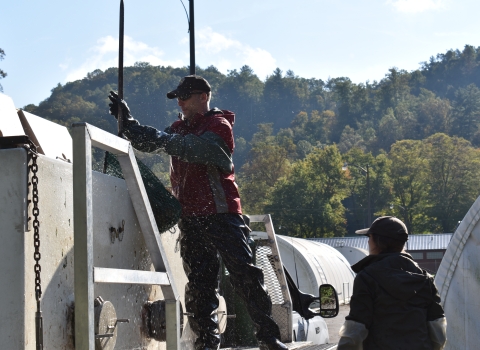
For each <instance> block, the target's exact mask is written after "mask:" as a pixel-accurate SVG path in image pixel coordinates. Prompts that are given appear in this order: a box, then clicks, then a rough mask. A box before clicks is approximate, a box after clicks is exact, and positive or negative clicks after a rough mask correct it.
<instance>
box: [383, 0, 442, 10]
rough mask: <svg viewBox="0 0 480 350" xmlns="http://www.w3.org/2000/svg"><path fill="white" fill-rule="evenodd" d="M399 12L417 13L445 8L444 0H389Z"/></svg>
mask: <svg viewBox="0 0 480 350" xmlns="http://www.w3.org/2000/svg"><path fill="white" fill-rule="evenodd" d="M387 3H388V4H391V5H393V7H395V8H396V9H397V11H399V12H405V13H418V12H424V11H429V10H441V9H443V8H445V0H393V1H392V0H389V1H388V2H387Z"/></svg>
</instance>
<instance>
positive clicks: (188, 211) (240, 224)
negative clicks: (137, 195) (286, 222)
mask: <svg viewBox="0 0 480 350" xmlns="http://www.w3.org/2000/svg"><path fill="white" fill-rule="evenodd" d="M167 97H168V98H169V99H175V98H176V99H177V100H178V106H179V107H180V109H181V110H182V113H183V114H180V115H179V120H177V121H176V122H174V123H173V124H172V125H171V126H170V127H168V128H167V129H165V131H159V130H157V129H155V128H153V127H151V126H145V125H141V124H140V123H139V122H138V121H137V120H135V119H133V117H132V116H131V115H130V110H129V109H128V106H127V104H126V103H125V101H123V100H120V99H119V98H118V95H117V94H116V93H114V92H111V93H110V96H109V98H110V100H111V101H112V103H111V104H110V114H113V115H114V116H115V117H118V108H119V106H120V107H121V108H122V116H123V123H124V131H123V135H124V136H125V137H126V138H127V139H128V140H130V141H131V143H132V145H133V147H135V148H136V149H138V150H140V151H144V152H158V151H163V152H166V153H167V154H169V155H170V156H171V168H170V180H171V185H172V192H173V194H174V195H175V197H176V198H177V199H178V200H179V202H180V204H181V205H182V217H181V219H180V221H179V224H178V226H179V228H180V231H181V232H180V245H181V250H180V252H181V256H182V260H183V267H184V270H185V273H186V275H187V277H188V283H187V285H186V286H185V304H186V305H185V306H186V311H187V312H188V313H189V314H190V315H191V316H189V324H190V326H191V329H192V330H193V331H194V333H195V334H196V336H197V339H196V342H195V349H200V350H208V349H217V348H218V347H219V344H220V335H219V334H218V327H217V322H218V319H217V315H216V314H215V313H213V312H214V310H215V309H217V308H218V305H219V301H218V295H217V291H216V288H217V284H218V283H217V276H218V271H219V267H220V265H219V260H218V257H217V252H218V253H219V254H220V256H221V257H222V260H223V262H224V264H225V266H226V268H227V269H228V271H229V273H230V277H231V278H230V280H231V281H232V284H233V286H234V288H235V290H236V292H237V293H238V294H239V295H240V297H241V298H242V299H243V300H244V302H245V304H246V306H247V309H248V312H249V314H250V316H251V318H252V320H253V322H254V323H255V325H256V328H257V333H256V337H257V339H258V341H259V345H260V347H261V348H262V349H267V350H282V349H283V350H285V349H287V347H286V346H285V345H284V344H283V343H281V342H280V340H279V339H280V331H279V328H278V326H277V324H276V323H275V322H274V320H273V319H272V317H271V309H272V303H271V300H270V297H269V295H268V293H267V290H266V288H265V286H264V280H263V272H262V270H261V269H259V268H257V267H256V266H254V265H253V264H252V251H251V249H250V247H249V245H248V243H247V239H248V236H249V232H250V229H249V228H248V226H247V225H246V224H245V221H244V220H243V217H242V207H241V203H240V196H239V194H238V189H237V184H236V183H235V172H234V167H233V162H232V154H233V150H234V138H233V132H232V127H233V125H234V122H235V115H234V114H233V113H232V112H230V111H227V110H220V109H218V108H213V109H211V108H210V105H209V104H210V99H211V87H210V84H209V83H208V82H207V81H206V80H205V79H204V78H202V77H200V76H197V75H190V76H186V77H184V78H183V79H182V80H181V81H180V83H179V85H178V86H177V88H176V89H175V90H173V91H170V92H169V93H167Z"/></svg>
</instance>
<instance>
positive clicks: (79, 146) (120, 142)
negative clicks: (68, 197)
mask: <svg viewBox="0 0 480 350" xmlns="http://www.w3.org/2000/svg"><path fill="white" fill-rule="evenodd" d="M72 131H73V132H72V134H73V135H72V139H73V216H74V257H75V266H74V273H75V281H74V290H75V349H77V350H95V334H94V333H95V332H94V315H95V314H94V299H95V297H94V283H129V284H156V285H160V286H161V289H162V292H163V296H164V298H165V312H166V315H165V316H166V320H167V323H166V345H167V350H180V304H179V303H180V302H179V294H178V292H177V289H176V287H175V283H174V278H173V275H172V272H171V270H170V267H169V264H168V261H167V260H166V258H165V257H166V254H165V249H164V247H163V244H162V241H161V239H160V235H159V232H158V228H157V225H156V222H155V218H154V216H153V212H152V208H151V206H150V202H149V200H148V197H147V193H146V191H145V186H144V185H143V181H142V178H141V175H140V171H139V169H138V165H137V161H136V159H135V155H134V153H133V148H132V145H131V144H130V142H128V141H127V140H125V139H122V138H120V137H117V136H115V135H113V134H110V133H108V132H106V131H103V130H101V129H99V128H97V127H94V126H92V125H89V124H87V123H75V124H73V125H72ZM92 146H94V147H98V148H100V149H102V150H105V151H108V152H110V153H112V154H115V155H117V157H118V161H119V163H120V166H121V167H122V172H123V175H124V178H125V182H126V184H127V188H128V193H129V194H130V198H131V200H132V204H133V207H134V210H135V213H136V215H137V218H138V222H139V224H140V228H141V231H142V233H143V237H144V239H145V244H146V247H147V250H148V252H149V254H150V257H151V259H152V263H153V265H154V268H155V272H151V271H138V270H125V269H107V268H98V267H95V266H94V265H93V264H94V262H93V210H92Z"/></svg>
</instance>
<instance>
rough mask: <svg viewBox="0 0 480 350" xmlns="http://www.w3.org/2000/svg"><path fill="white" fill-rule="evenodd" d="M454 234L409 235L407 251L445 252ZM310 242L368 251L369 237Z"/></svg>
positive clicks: (326, 239) (314, 239) (323, 239)
mask: <svg viewBox="0 0 480 350" xmlns="http://www.w3.org/2000/svg"><path fill="white" fill-rule="evenodd" d="M452 235H453V234H452V233H435V234H425V235H409V236H408V242H407V247H406V250H407V251H410V250H445V249H447V246H448V243H450V239H451V238H452ZM308 240H311V241H315V242H320V243H324V244H328V245H329V246H331V247H334V248H336V247H355V248H361V249H365V250H367V251H368V237H366V236H358V237H332V238H309V239H308Z"/></svg>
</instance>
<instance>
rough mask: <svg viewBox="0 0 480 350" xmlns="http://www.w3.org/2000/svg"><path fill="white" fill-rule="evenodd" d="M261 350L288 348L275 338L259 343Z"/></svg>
mask: <svg viewBox="0 0 480 350" xmlns="http://www.w3.org/2000/svg"><path fill="white" fill-rule="evenodd" d="M258 347H259V348H260V350H288V348H287V346H286V345H285V344H283V343H282V342H281V341H280V340H278V339H277V338H275V337H271V338H267V339H263V340H259V341H258Z"/></svg>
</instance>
